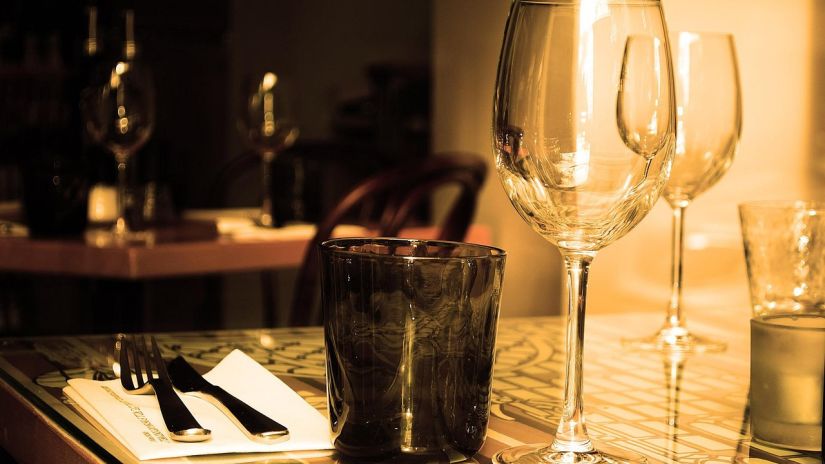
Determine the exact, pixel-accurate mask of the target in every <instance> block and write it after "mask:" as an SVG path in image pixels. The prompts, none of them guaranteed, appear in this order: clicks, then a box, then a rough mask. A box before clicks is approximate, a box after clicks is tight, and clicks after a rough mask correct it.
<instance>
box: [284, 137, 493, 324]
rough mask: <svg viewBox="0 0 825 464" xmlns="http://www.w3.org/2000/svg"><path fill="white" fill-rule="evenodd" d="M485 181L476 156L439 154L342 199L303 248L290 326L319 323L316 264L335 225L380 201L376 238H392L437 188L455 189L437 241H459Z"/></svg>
mask: <svg viewBox="0 0 825 464" xmlns="http://www.w3.org/2000/svg"><path fill="white" fill-rule="evenodd" d="M486 176H487V165H486V164H485V162H484V160H482V159H481V158H479V157H478V156H477V155H472V154H468V153H444V154H437V155H433V156H430V157H428V158H425V159H423V160H416V161H414V162H410V163H405V164H403V165H401V166H398V167H396V168H393V169H389V170H387V171H385V172H381V173H379V174H377V175H375V176H373V177H370V178H368V179H366V180H364V181H363V182H361V183H360V184H358V185H356V186H355V187H354V188H353V189H352V190H350V191H349V193H347V194H346V195H344V196H343V198H342V199H341V201H340V202H339V203H338V204H337V205H336V206H335V207H334V208H333V209H332V210H331V211H330V212H329V213H328V214H327V215H326V216H325V217H324V218H323V220H322V221H321V222H320V223H319V224H318V229H317V232H316V233H315V236H314V237H313V238H312V240H311V241H310V243H309V245H308V246H307V250H306V253H305V254H304V261H303V264H302V266H301V269H300V270H299V272H298V277H297V280H296V282H295V291H294V293H293V298H292V306H291V314H290V325H291V326H305V325H317V324H320V323H321V319H322V314H321V311H320V308H319V307H318V304H317V303H318V295H319V288H320V286H319V280H320V262H319V245H320V244H321V242H323V241H325V240H327V239H329V238H330V237H331V236H332V232H333V230H334V229H335V227H336V226H337V225H339V224H340V223H341V222H342V221H343V220H344V219H345V218H348V217H350V216H351V214H352V213H353V212H354V211H358V210H359V209H361V208H362V207H364V206H366V205H370V204H371V203H374V202H376V201H380V199H384V200H385V201H384V202H383V207H382V208H381V209H380V216H377V217H380V222H379V223H378V224H377V226H376V229H375V230H377V231H378V234H379V236H382V237H395V236H397V235H398V233H399V232H400V231H401V229H402V228H403V227H404V226H405V225H407V224H408V222H409V221H410V220H411V219H413V217H414V214H413V213H414V211H416V208H417V207H419V206H421V205H422V204H424V202H425V201H429V200H430V199H431V198H432V194H433V193H434V192H436V191H437V190H439V189H440V188H441V187H446V186H449V185H455V186H457V187H458V188H459V192H458V194H457V195H456V196H455V200H454V202H453V205H452V207H451V208H450V209H449V211H448V213H447V214H446V216H445V217H444V219H443V221H442V223H441V225H440V228H439V231H438V234H437V236H436V238H437V239H438V240H450V241H461V240H463V239H464V235H465V234H466V232H467V229H468V228H469V226H470V222H471V221H472V219H473V216H474V214H475V209H476V202H477V197H478V192H479V190H480V189H481V186H482V184H483V183H484V179H485V178H486Z"/></svg>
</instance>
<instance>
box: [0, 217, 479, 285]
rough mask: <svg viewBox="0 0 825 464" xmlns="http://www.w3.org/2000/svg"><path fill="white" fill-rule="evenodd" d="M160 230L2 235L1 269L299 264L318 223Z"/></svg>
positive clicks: (184, 269)
mask: <svg viewBox="0 0 825 464" xmlns="http://www.w3.org/2000/svg"><path fill="white" fill-rule="evenodd" d="M355 230H356V231H357V234H355V235H374V233H373V232H372V231H370V230H369V229H366V228H357V229H355ZM157 232H158V235H157V241H156V242H154V243H150V244H130V245H123V246H119V245H112V244H109V243H106V241H105V240H97V238H103V237H105V234H97V235H95V234H87V238H86V239H85V240H84V238H82V237H79V238H75V239H30V238H27V237H2V236H0V272H2V271H6V272H15V273H40V274H43V273H47V274H62V275H72V276H80V277H97V278H117V279H132V280H135V279H149V278H158V277H173V276H189V275H201V274H218V273H227V272H243V271H258V270H263V269H279V268H281V269H282V268H296V267H299V266H300V265H301V263H302V261H303V258H304V253H305V251H306V247H307V245H308V243H309V241H310V240H311V239H312V237H313V235H314V234H315V228H314V226H311V225H305V226H291V227H285V228H281V229H269V230H261V231H260V233H258V234H252V233H247V234H245V235H243V236H242V237H237V236H235V237H233V236H228V235H221V234H218V231H217V229H216V225H215V223H214V222H209V221H186V222H182V223H180V224H179V225H177V226H174V227H165V228H161V229H159V230H158V231H157ZM352 232H353V229H352V228H350V229H347V228H343V229H341V230H340V231H337V232H336V233H334V234H333V235H334V236H352V235H353V233H352ZM435 233H436V229H435V228H433V227H410V228H405V229H403V230H401V232H400V234H399V236H401V237H411V238H433V237H434V234H435ZM465 241H468V242H474V243H482V244H489V243H490V232H489V229H488V228H487V227H485V226H482V225H478V224H474V225H471V226H470V229H469V230H468V232H467V237H466V239H465Z"/></svg>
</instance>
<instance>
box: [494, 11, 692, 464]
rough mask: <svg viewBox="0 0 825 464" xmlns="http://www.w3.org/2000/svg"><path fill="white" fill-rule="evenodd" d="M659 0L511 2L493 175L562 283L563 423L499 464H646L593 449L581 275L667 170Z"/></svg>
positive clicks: (668, 105)
mask: <svg viewBox="0 0 825 464" xmlns="http://www.w3.org/2000/svg"><path fill="white" fill-rule="evenodd" d="M671 72H672V71H671V61H670V51H669V43H668V38H667V34H666V30H665V24H664V17H663V13H662V8H661V5H660V2H659V1H658V0H638V1H615V0H612V1H609V0H582V1H575V0H566V1H561V0H550V1H535V0H515V1H514V2H513V4H512V7H511V10H510V16H509V19H508V22H507V27H506V31H505V37H504V43H503V46H502V51H501V57H500V61H499V68H498V80H497V84H496V92H495V98H494V107H493V143H494V151H495V155H496V168H497V170H498V173H499V177H500V179H501V181H502V184H503V186H504V190H505V191H506V193H507V195H508V196H509V198H510V201H511V203H512V204H513V206H514V207H515V209H516V211H518V213H519V214H520V215H521V217H522V218H523V219H524V220H525V221H526V222H527V223H528V224H529V225H530V226H532V228H533V229H534V230H535V231H536V232H538V233H539V234H541V235H542V236H543V237H544V238H545V239H547V240H548V241H549V242H551V243H553V244H554V245H556V246H557V247H558V248H559V251H560V252H561V254H562V257H563V260H564V263H565V268H566V274H567V290H568V303H567V337H566V353H565V356H566V358H565V359H566V361H565V366H566V368H565V383H564V390H563V391H564V400H563V409H562V416H561V418H560V419H559V423H558V428H557V430H556V435H555V438H554V440H553V442H552V443H551V444H533V445H524V446H518V447H515V448H509V449H505V450H503V451H500V452H499V453H498V454H497V455H496V456H495V457H494V462H496V463H539V462H542V463H547V462H565V463H576V462H645V461H646V460H645V458H644V457H643V456H640V455H636V454H634V453H631V452H628V451H624V450H617V449H615V448H609V447H605V446H601V445H600V446H598V447H597V446H595V445H594V444H593V443H592V441H591V440H590V437H589V436H588V433H587V428H586V426H585V420H584V413H583V405H582V353H583V347H584V345H583V342H584V315H585V299H586V298H585V297H586V289H587V276H588V272H589V268H590V263H591V261H592V260H593V258H594V257H595V256H596V253H597V251H598V250H600V249H601V248H603V247H605V246H607V245H609V244H610V243H612V242H613V241H615V240H616V239H618V238H620V237H622V236H623V235H625V234H626V233H627V232H628V231H630V230H631V229H632V228H633V227H634V226H635V225H636V224H637V223H638V222H639V221H641V220H642V218H643V217H644V216H645V215H646V214H647V213H648V211H649V210H650V208H651V207H652V206H653V204H654V203H655V202H656V200H657V199H658V198H659V195H660V194H661V191H662V189H663V188H664V185H665V182H666V181H667V176H668V174H669V172H670V165H671V162H672V157H673V151H674V144H675V125H676V117H675V114H676V109H675V103H674V98H675V97H674V89H673V78H672V75H671Z"/></svg>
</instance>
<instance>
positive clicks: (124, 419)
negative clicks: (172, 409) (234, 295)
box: [64, 350, 332, 460]
mask: <svg viewBox="0 0 825 464" xmlns="http://www.w3.org/2000/svg"><path fill="white" fill-rule="evenodd" d="M204 378H206V380H208V381H209V382H211V383H213V384H215V385H218V386H220V387H222V388H223V389H224V390H226V391H228V392H229V393H231V394H233V395H235V396H236V397H237V398H238V399H240V400H241V401H243V402H245V403H246V404H248V405H250V406H252V407H253V408H255V409H257V410H258V411H260V412H262V413H263V414H266V415H267V416H269V417H271V418H273V419H275V420H276V421H278V422H280V423H281V424H283V425H285V426H286V427H287V428H289V434H290V437H289V439H288V440H286V441H283V442H279V443H274V444H267V443H260V442H257V441H253V440H251V439H249V438H248V437H247V436H246V435H245V434H244V433H243V431H241V430H240V429H239V428H238V427H237V426H236V425H235V424H234V423H233V422H232V421H231V420H230V419H229V418H228V417H226V416H225V415H224V414H223V413H222V412H221V411H220V410H219V409H218V408H216V407H215V406H214V405H212V404H211V403H209V402H207V401H205V400H203V399H200V398H197V397H194V396H190V395H186V394H179V396H180V397H181V399H182V400H183V402H184V403H185V404H186V406H187V407H188V408H189V410H190V411H191V412H192V414H193V415H194V416H195V418H196V419H197V420H198V422H200V424H201V426H203V427H205V428H207V429H209V430H211V431H212V438H211V439H210V440H208V441H205V442H199V443H181V442H176V441H173V440H171V439H170V438H169V436H168V433H167V430H166V426H165V425H164V422H163V417H162V416H161V412H160V407H159V406H158V402H157V399H156V397H155V396H154V395H131V394H129V393H127V392H126V391H125V390H124V389H123V387H122V386H121V385H120V380H109V381H94V380H88V379H72V380H69V386H68V387H66V388H65V389H64V392H65V393H66V395H67V396H68V397H69V398H71V399H72V400H74V401H75V402H76V403H77V405H78V406H79V407H80V408H81V409H82V410H83V411H84V412H85V413H87V414H88V415H89V416H90V417H91V418H92V419H94V420H95V421H96V422H97V423H98V424H99V425H100V426H101V427H103V428H105V429H106V431H108V432H109V433H110V434H111V435H112V436H114V437H115V438H116V439H117V440H119V441H120V442H121V443H122V444H123V445H124V446H125V447H126V448H127V449H129V451H131V452H132V453H133V454H134V455H135V456H136V457H137V458H138V459H140V460H145V459H159V458H173V457H182V456H196V455H207V454H221V453H255V452H277V451H307V450H329V449H332V441H331V438H330V430H329V424H328V422H327V419H326V418H325V417H324V416H323V415H322V414H321V413H319V412H318V410H316V409H315V408H313V407H312V406H311V405H310V404H309V403H307V402H306V401H305V400H304V399H303V398H301V396H300V395H298V394H297V393H296V392H295V391H293V390H292V389H291V388H289V386H287V385H286V384H285V383H284V382H283V381H281V380H280V379H279V378H277V377H275V376H274V375H273V374H272V373H271V372H269V371H268V370H266V368H264V367H263V366H261V365H260V364H258V363H257V362H255V360H253V359H252V358H250V357H249V356H247V355H246V354H244V353H243V352H242V351H240V350H234V351H232V352H231V353H229V354H228V355H227V356H226V357H225V358H224V359H223V360H221V362H220V363H218V365H217V366H215V367H214V368H213V369H212V370H211V371H209V372H208V373H206V374H205V375H204Z"/></svg>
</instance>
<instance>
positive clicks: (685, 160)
mask: <svg viewBox="0 0 825 464" xmlns="http://www.w3.org/2000/svg"><path fill="white" fill-rule="evenodd" d="M671 44H672V47H673V65H674V69H675V78H676V80H675V84H676V103H677V113H676V114H677V122H676V124H677V126H676V127H677V129H676V155H675V156H674V159H673V168H672V172H671V174H670V180H669V181H668V183H667V185H666V186H665V191H664V193H663V194H662V197H663V198H664V199H665V200H667V202H668V204H669V205H670V207H671V208H672V209H673V239H672V247H673V249H672V254H673V257H672V262H671V265H672V267H671V296H670V302H669V304H668V307H667V315H666V317H665V322H664V325H663V326H662V328H661V329H660V330H659V331H658V332H657V333H655V334H653V335H651V336H649V337H645V338H641V339H630V340H624V341H623V343H624V344H625V345H627V346H630V347H634V348H639V349H644V350H653V351H655V350H661V351H682V352H704V351H722V350H724V349H725V346H726V345H725V343H724V342H722V341H719V340H713V339H710V338H707V337H704V336H701V335H697V334H695V333H693V332H691V331H689V330H688V328H687V326H686V324H685V316H684V313H683V304H682V275H683V274H682V262H683V256H684V235H685V222H684V220H685V210H686V209H687V207H688V205H690V203H691V202H692V201H693V199H694V198H696V197H697V196H698V195H699V194H701V193H703V192H704V191H705V190H707V189H708V188H710V187H711V186H713V185H714V184H716V182H717V181H719V179H720V178H721V177H722V175H724V174H725V172H727V170H728V168H729V167H730V165H731V163H732V162H733V157H734V154H735V152H736V147H737V144H738V141H739V135H740V133H741V130H742V102H741V96H740V91H739V72H738V69H737V64H736V52H735V49H734V44H733V37H732V36H731V35H729V34H718V33H697V32H680V33H675V34H673V35H672V36H671Z"/></svg>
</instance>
